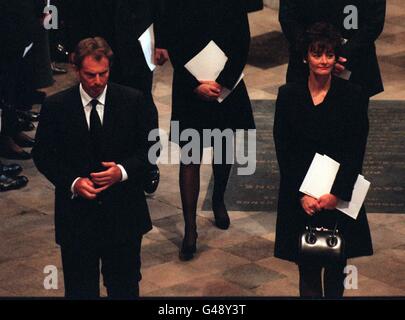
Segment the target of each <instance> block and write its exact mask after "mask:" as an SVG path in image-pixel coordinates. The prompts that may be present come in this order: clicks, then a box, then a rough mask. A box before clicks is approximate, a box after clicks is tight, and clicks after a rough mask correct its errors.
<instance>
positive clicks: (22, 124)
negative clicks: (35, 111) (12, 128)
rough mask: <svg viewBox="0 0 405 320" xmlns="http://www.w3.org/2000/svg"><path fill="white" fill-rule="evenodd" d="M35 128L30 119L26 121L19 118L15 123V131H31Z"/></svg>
mask: <svg viewBox="0 0 405 320" xmlns="http://www.w3.org/2000/svg"><path fill="white" fill-rule="evenodd" d="M34 129H35V126H34V125H33V124H32V122H31V121H27V120H24V119H21V118H19V119H18V123H17V131H32V130H34Z"/></svg>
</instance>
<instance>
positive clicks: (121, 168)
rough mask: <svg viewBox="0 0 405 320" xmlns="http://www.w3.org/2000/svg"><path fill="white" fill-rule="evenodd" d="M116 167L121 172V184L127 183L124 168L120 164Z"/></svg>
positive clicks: (126, 174)
mask: <svg viewBox="0 0 405 320" xmlns="http://www.w3.org/2000/svg"><path fill="white" fill-rule="evenodd" d="M117 167H118V168H120V170H121V175H122V178H121V182H123V181H127V180H128V173H127V172H126V170H125V169H124V167H123V166H122V165H120V164H117Z"/></svg>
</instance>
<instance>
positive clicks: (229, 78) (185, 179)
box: [162, 0, 255, 260]
mask: <svg viewBox="0 0 405 320" xmlns="http://www.w3.org/2000/svg"><path fill="white" fill-rule="evenodd" d="M166 13H167V17H166V21H165V23H164V28H162V29H163V30H162V31H163V41H164V42H165V43H164V44H163V46H164V47H166V48H167V49H168V51H169V55H170V58H171V61H172V64H173V67H174V76H173V102H172V119H171V120H172V121H177V122H178V125H179V129H180V133H181V132H183V131H184V130H186V129H195V130H197V131H198V133H199V134H200V137H201V140H202V132H203V129H220V130H225V129H233V130H235V129H254V128H255V124H254V120H253V115H252V109H251V104H250V100H249V97H248V94H247V91H246V87H245V84H244V82H243V80H242V81H241V82H240V83H239V84H238V86H237V87H236V88H235V90H234V91H233V92H232V93H231V95H230V96H228V98H226V99H225V101H224V102H222V103H218V102H217V98H218V97H219V95H220V93H221V91H222V90H223V89H224V88H228V89H232V88H233V87H234V86H235V84H236V83H237V81H238V79H239V77H240V75H241V73H242V71H243V69H244V67H245V64H246V60H247V56H248V51H249V44H250V31H249V24H248V19H247V13H246V3H245V0H204V1H190V0H173V1H168V5H167V8H166ZM210 41H214V42H215V43H216V44H217V45H218V47H219V48H221V50H222V51H223V52H224V53H225V55H226V56H227V57H228V61H227V63H226V65H225V68H224V69H223V71H222V72H221V73H220V75H219V77H218V78H217V79H216V81H207V82H205V81H204V82H199V81H198V80H197V79H196V78H195V77H194V76H192V74H191V73H190V72H189V71H187V70H186V68H185V67H184V65H185V64H186V63H187V62H188V61H190V60H191V59H192V58H193V57H194V56H195V55H197V54H198V53H199V52H200V51H201V50H202V49H204V47H205V46H206V45H207V44H208V43H209V42H210ZM171 134H172V141H174V139H173V122H172V132H171ZM174 142H175V141H174ZM233 143H234V142H233V141H232V144H233ZM185 144H187V142H180V147H184V145H185ZM202 147H203V145H202V144H201V147H200V148H201V149H200V151H202ZM228 147H229V145H228ZM223 150H225V148H223ZM214 152H215V150H214ZM200 154H202V152H200ZM222 157H223V159H222V161H221V164H214V165H213V172H214V192H213V196H212V209H213V212H214V216H215V224H216V226H217V227H218V228H220V229H228V227H229V224H230V220H229V216H228V213H227V210H226V207H225V204H224V193H225V189H226V185H227V182H228V178H229V174H230V170H231V166H232V165H231V164H226V163H225V161H224V160H225V159H224V155H222ZM200 162H201V161H199V162H198V163H195V162H193V163H191V164H184V163H181V165H180V192H181V199H182V206H183V214H184V222H185V234H184V239H183V244H182V248H181V251H180V259H181V260H190V259H192V258H193V255H194V253H195V251H196V239H197V226H196V209H197V208H196V207H197V200H198V195H199V188H200Z"/></svg>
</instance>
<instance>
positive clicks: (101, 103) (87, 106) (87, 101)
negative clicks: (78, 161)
mask: <svg viewBox="0 0 405 320" xmlns="http://www.w3.org/2000/svg"><path fill="white" fill-rule="evenodd" d="M79 91H80V98H81V100H82V104H83V108H84V113H85V116H86V121H87V127H88V128H89V130H90V113H91V109H92V108H93V106H92V105H91V101H92V100H93V98H92V97H90V96H89V95H88V94H87V92H86V91H84V89H83V86H82V84H80V86H79ZM106 94H107V86H106V87H105V89H104V91H103V92H102V93H101V94H100V95H99V96H98V97H97V98H95V100H97V101H98V104H97V106H96V110H97V113H98V116H99V117H100V121H101V125H103V120H104V107H105V98H106ZM117 167H118V168H119V169H120V170H121V175H122V179H121V182H122V181H126V180H128V174H127V172H126V170H125V169H124V167H123V166H122V165H120V164H117ZM79 179H80V177H78V178H76V179H75V181H73V183H72V187H71V191H72V193H73V194H74V186H75V184H76V182H77V180H79Z"/></svg>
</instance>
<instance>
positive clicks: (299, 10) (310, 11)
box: [279, 0, 386, 97]
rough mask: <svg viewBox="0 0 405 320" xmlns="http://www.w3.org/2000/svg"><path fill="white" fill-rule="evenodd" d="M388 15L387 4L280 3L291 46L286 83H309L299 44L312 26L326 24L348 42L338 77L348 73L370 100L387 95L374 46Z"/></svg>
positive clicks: (356, 0)
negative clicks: (386, 14)
mask: <svg viewBox="0 0 405 320" xmlns="http://www.w3.org/2000/svg"><path fill="white" fill-rule="evenodd" d="M345 8H346V10H345ZM353 9H355V10H354V11H353ZM356 10H357V12H356ZM345 11H346V12H345ZM385 11H386V0H309V1H301V0H281V1H280V14H279V20H280V23H281V27H282V29H283V32H284V34H285V36H286V38H287V40H288V42H289V43H290V63H289V66H288V72H287V82H294V81H301V80H303V79H305V80H306V79H307V76H308V71H307V70H308V68H307V67H306V66H305V64H304V63H303V61H302V54H301V53H300V52H298V50H297V42H298V41H299V39H300V37H301V35H302V34H303V33H304V32H305V31H306V30H307V28H308V27H309V26H311V25H313V24H314V23H315V22H320V21H323V22H328V23H331V24H333V25H334V26H335V27H336V28H337V29H338V30H339V31H340V32H341V34H342V36H343V38H344V39H346V43H345V44H344V46H343V52H342V58H341V60H340V62H339V63H338V64H337V65H336V70H335V71H336V73H337V74H339V73H340V74H342V72H343V71H344V70H345V69H346V70H349V71H350V72H351V76H350V81H352V82H353V83H356V84H359V85H361V86H362V87H363V89H364V90H365V91H366V92H367V94H368V96H369V97H371V96H373V95H376V94H378V93H380V92H382V91H384V87H383V83H382V79H381V74H380V69H379V66H378V61H377V55H376V48H375V44H374V42H375V41H376V40H377V38H378V37H379V35H380V34H381V32H382V30H383V28H384V22H385ZM349 15H352V16H349ZM352 17H353V18H354V19H357V21H354V20H351V18H352ZM349 20H351V21H349ZM355 22H358V23H355ZM356 24H357V27H358V28H357V29H356V28H355V27H356Z"/></svg>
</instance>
